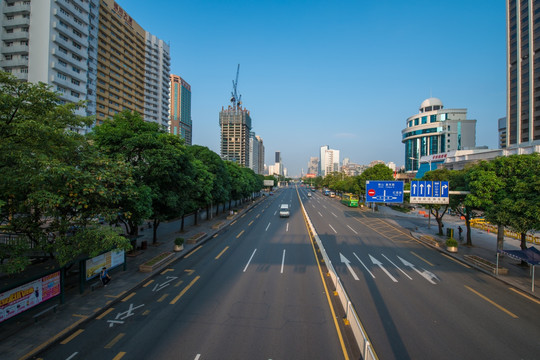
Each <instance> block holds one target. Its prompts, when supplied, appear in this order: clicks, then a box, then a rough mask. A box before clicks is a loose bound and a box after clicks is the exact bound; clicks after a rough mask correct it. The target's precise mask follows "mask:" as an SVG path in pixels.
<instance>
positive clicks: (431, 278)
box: [398, 256, 440, 284]
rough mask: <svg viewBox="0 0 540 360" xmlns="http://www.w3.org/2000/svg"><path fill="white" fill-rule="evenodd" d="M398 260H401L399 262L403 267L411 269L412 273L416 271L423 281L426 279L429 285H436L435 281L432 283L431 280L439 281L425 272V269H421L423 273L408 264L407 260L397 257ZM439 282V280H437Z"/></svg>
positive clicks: (435, 276)
mask: <svg viewBox="0 0 540 360" xmlns="http://www.w3.org/2000/svg"><path fill="white" fill-rule="evenodd" d="M398 258H399V260H401V262H402V263H403V265H405V266H408V267H410V268H411V269H413V270H414V271H416V272H417V273H418V274H420V275H421V276H422V277H423V278H424V279H426V280H427V281H429V282H430V283H432V284H437V283H436V282H435V281H433V279H435V280H439V278H438V277H437V275H435V274H434V273H432V272H430V271H427V270H426V269H422V270H424V271H420V270H418V269H417V268H416V267H415V266H414V265H413V264H411V263H410V262H408V261H407V260H405V259H403V258H401V257H399V256H398ZM439 281H440V280H439Z"/></svg>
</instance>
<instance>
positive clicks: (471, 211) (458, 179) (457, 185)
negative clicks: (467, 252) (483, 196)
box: [449, 167, 478, 246]
mask: <svg viewBox="0 0 540 360" xmlns="http://www.w3.org/2000/svg"><path fill="white" fill-rule="evenodd" d="M470 168H471V167H468V168H465V169H463V170H454V171H451V172H450V173H449V187H450V189H451V190H455V191H470V189H469V182H468V178H467V176H468V173H469V170H470ZM449 198H450V200H449V202H450V208H451V209H452V210H454V211H455V212H457V213H458V214H459V215H460V216H461V217H463V218H465V227H466V228H467V232H466V235H465V236H466V239H467V245H468V246H472V237H471V219H473V218H474V217H476V216H478V211H477V209H476V208H475V207H474V205H473V204H472V203H470V202H469V200H468V198H469V195H468V194H452V195H450V197H449Z"/></svg>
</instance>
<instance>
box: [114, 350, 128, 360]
mask: <svg viewBox="0 0 540 360" xmlns="http://www.w3.org/2000/svg"><path fill="white" fill-rule="evenodd" d="M124 355H126V352H125V351H120V352H119V353H118V354H117V355H116V356H115V357H113V360H120V359H121V358H123V357H124Z"/></svg>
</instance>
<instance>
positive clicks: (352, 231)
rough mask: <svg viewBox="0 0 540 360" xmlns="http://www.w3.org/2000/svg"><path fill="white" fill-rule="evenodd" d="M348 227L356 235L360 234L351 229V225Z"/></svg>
mask: <svg viewBox="0 0 540 360" xmlns="http://www.w3.org/2000/svg"><path fill="white" fill-rule="evenodd" d="M347 227H348V228H349V229H351V230H352V232H353V233H355V234H356V235H358V233H357V232H356V231H355V230H354V229H353V228H352V227H350V226H349V225H347Z"/></svg>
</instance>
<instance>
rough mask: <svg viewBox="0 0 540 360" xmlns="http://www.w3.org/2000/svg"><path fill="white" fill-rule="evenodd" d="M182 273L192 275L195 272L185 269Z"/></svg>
mask: <svg viewBox="0 0 540 360" xmlns="http://www.w3.org/2000/svg"><path fill="white" fill-rule="evenodd" d="M184 272H187V273H188V274H189V275H192V274H193V273H194V272H195V270H192V269H186V270H184Z"/></svg>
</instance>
